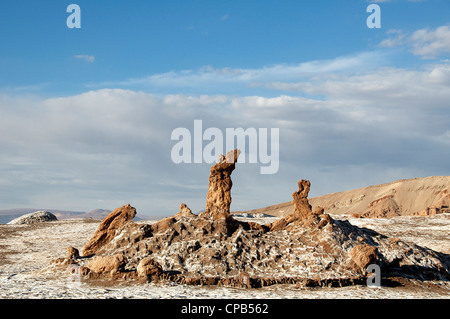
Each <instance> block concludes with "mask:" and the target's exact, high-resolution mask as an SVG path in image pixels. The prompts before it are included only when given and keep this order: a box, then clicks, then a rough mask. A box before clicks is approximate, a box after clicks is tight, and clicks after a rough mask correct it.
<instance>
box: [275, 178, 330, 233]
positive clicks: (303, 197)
mask: <svg viewBox="0 0 450 319" xmlns="http://www.w3.org/2000/svg"><path fill="white" fill-rule="evenodd" d="M310 187H311V182H310V181H308V180H304V179H302V180H300V181H299V182H298V191H295V192H294V193H293V194H292V198H293V199H292V205H293V206H294V211H293V212H292V213H291V214H289V215H288V216H286V217H284V218H280V219H279V220H277V221H275V222H273V223H271V224H269V225H267V226H268V227H269V228H270V230H272V231H277V230H282V229H285V228H286V227H288V226H289V225H290V226H293V225H296V224H302V225H304V226H308V225H309V226H314V225H317V226H318V227H320V228H321V227H323V226H325V225H326V224H327V223H329V222H330V221H331V219H330V216H329V215H328V214H324V209H323V208H322V207H316V209H315V210H314V212H313V211H312V208H311V205H310V204H309V201H308V193H309V190H310Z"/></svg>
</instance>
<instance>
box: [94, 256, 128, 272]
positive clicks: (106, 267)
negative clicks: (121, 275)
mask: <svg viewBox="0 0 450 319" xmlns="http://www.w3.org/2000/svg"><path fill="white" fill-rule="evenodd" d="M126 263H127V259H126V258H125V257H124V256H122V255H121V254H117V255H113V256H98V257H95V258H94V259H93V260H91V261H90V262H89V264H88V268H89V270H90V271H92V272H94V273H96V274H111V272H119V271H120V270H122V269H123V267H124V266H125V264H126Z"/></svg>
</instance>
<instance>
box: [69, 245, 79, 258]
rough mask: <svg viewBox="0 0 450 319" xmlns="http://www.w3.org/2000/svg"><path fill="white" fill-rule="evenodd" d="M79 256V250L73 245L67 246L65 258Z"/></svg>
mask: <svg viewBox="0 0 450 319" xmlns="http://www.w3.org/2000/svg"><path fill="white" fill-rule="evenodd" d="M79 257H80V252H79V251H78V249H76V248H74V247H72V246H71V247H67V259H77V258H79Z"/></svg>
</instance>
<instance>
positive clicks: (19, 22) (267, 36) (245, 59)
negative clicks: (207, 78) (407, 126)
mask: <svg viewBox="0 0 450 319" xmlns="http://www.w3.org/2000/svg"><path fill="white" fill-rule="evenodd" d="M72 2H73V1H72ZM72 2H71V1H60V0H58V1H55V0H49V1H24V0H19V1H2V4H1V5H0V10H1V12H2V17H1V19H0V36H1V38H0V39H1V41H2V42H1V43H2V50H1V53H0V58H1V59H0V70H1V74H2V76H1V78H0V81H1V82H0V87H1V88H5V87H6V88H8V87H12V88H22V87H30V88H31V87H34V88H36V90H38V91H40V92H43V93H45V94H47V95H67V94H73V93H80V92H83V91H85V90H87V89H90V88H92V87H96V88H100V87H102V84H103V83H105V82H114V81H115V82H121V81H124V80H126V79H134V78H142V77H146V76H149V75H152V74H160V73H165V72H168V71H180V70H197V69H200V68H202V67H204V66H212V67H214V68H246V69H247V68H250V69H255V68H261V67H264V66H270V65H274V64H298V63H302V62H307V61H311V60H324V59H325V60H326V59H333V58H336V57H338V56H345V55H352V54H355V53H358V52H363V51H367V50H374V49H376V48H377V46H378V44H379V42H380V41H381V40H382V39H383V38H384V37H385V34H386V31H388V30H391V29H399V30H403V31H405V32H412V31H415V30H416V29H421V28H426V27H428V28H436V27H438V26H441V25H445V24H446V23H447V22H448V21H447V20H446V19H447V17H448V14H446V13H449V11H450V4H449V1H448V0H447V1H439V0H434V1H432V0H430V1H421V2H408V1H391V2H383V3H380V5H381V9H382V28H381V29H368V28H367V26H366V24H365V20H366V18H367V16H368V15H369V14H368V13H366V7H367V5H368V4H369V2H367V1H355V0H351V1H350V0H347V1H296V0H292V1H256V0H254V1H251V0H245V1H211V0H209V1H206V0H205V1H137V0H134V1H127V2H123V1H108V2H107V3H105V2H102V1H82V0H81V1H77V2H76V3H77V4H78V5H79V6H80V7H81V10H82V13H81V19H82V28H81V29H69V28H67V27H66V19H67V17H68V16H69V13H66V8H67V6H68V5H69V4H70V3H72ZM83 55H84V56H92V57H95V62H91V63H89V62H87V61H86V60H84V59H81V58H79V59H76V58H75V56H83ZM409 60H410V59H409V57H406V61H409ZM399 61H401V62H399ZM406 61H405V57H404V56H403V57H401V58H398V59H397V61H395V62H392V61H385V62H386V63H405V62H406ZM409 63H417V61H409ZM143 89H145V90H146V91H147V92H153V93H163V92H161V88H153V87H151V86H150V87H145V88H143ZM168 89H169V88H168ZM169 91H170V90H169ZM214 91H216V92H214V93H222V92H221V89H220V88H216V89H215V90H214ZM190 93H191V92H190ZM192 93H203V92H200V91H198V90H193V92H192Z"/></svg>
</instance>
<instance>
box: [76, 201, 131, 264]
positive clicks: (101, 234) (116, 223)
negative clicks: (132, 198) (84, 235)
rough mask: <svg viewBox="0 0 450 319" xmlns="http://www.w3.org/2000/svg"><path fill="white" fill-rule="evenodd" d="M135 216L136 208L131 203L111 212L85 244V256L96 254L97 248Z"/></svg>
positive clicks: (108, 240) (109, 239) (110, 238)
mask: <svg viewBox="0 0 450 319" xmlns="http://www.w3.org/2000/svg"><path fill="white" fill-rule="evenodd" d="M134 216H136V209H135V208H134V207H131V205H130V204H127V205H125V206H123V207H120V208H117V209H115V210H114V211H112V212H111V213H109V214H108V216H106V217H105V219H103V221H102V222H101V223H100V225H99V226H98V229H97V231H96V232H95V234H94V236H93V237H92V238H91V239H90V240H89V242H88V243H87V244H86V245H85V246H84V248H83V256H89V255H93V254H95V253H96V252H97V250H99V249H100V248H101V247H102V246H103V245H105V244H107V243H108V242H110V241H111V240H112V239H113V238H114V236H116V231H117V230H118V229H119V228H120V227H122V226H123V225H125V224H127V223H128V222H130V221H131V220H132V219H133V218H134Z"/></svg>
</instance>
